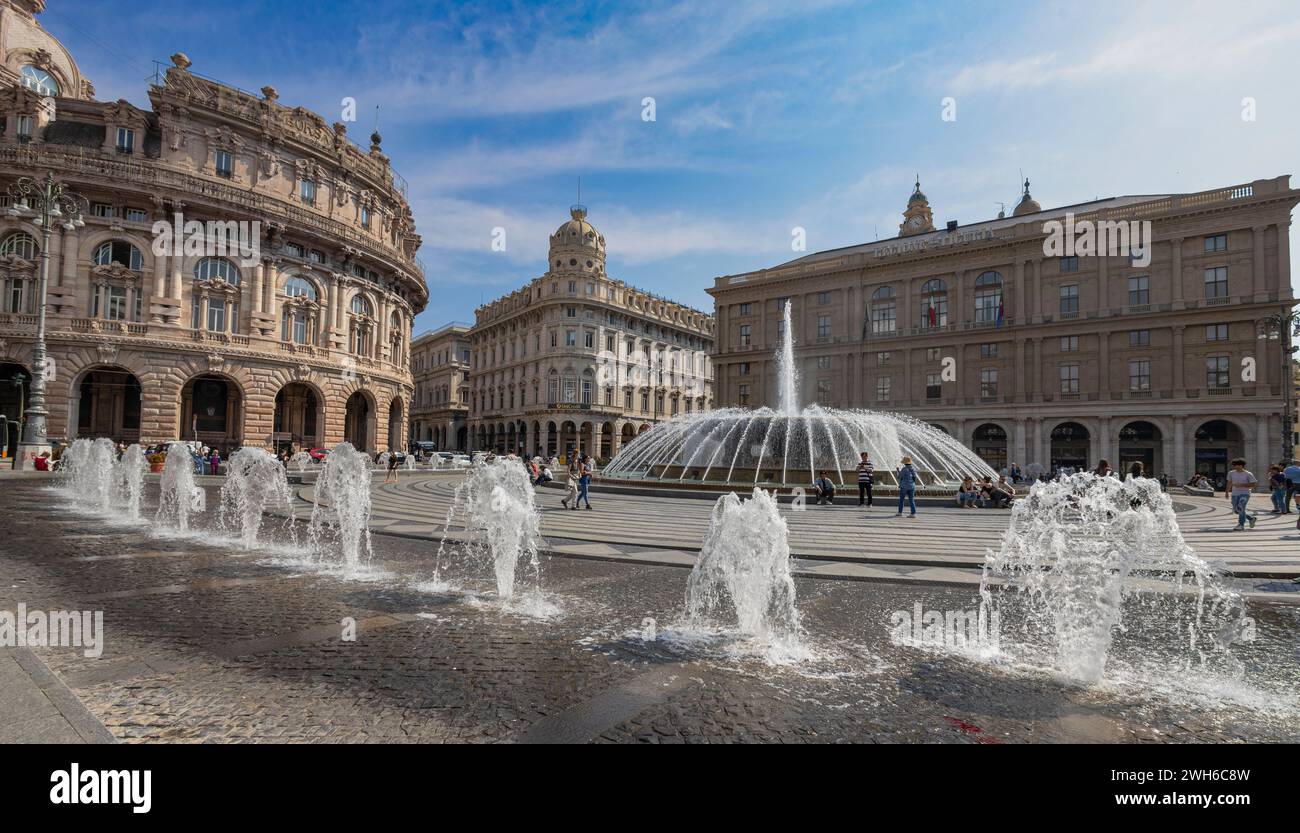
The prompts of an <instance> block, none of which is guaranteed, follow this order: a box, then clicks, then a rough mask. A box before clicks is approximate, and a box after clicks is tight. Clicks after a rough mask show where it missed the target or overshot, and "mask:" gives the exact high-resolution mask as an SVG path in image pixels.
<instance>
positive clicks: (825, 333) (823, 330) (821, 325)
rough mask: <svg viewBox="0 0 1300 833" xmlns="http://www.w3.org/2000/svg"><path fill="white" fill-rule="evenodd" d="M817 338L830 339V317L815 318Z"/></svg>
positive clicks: (820, 316)
mask: <svg viewBox="0 0 1300 833" xmlns="http://www.w3.org/2000/svg"><path fill="white" fill-rule="evenodd" d="M817 337H818V338H830V337H831V317H830V316H829V315H819V316H817Z"/></svg>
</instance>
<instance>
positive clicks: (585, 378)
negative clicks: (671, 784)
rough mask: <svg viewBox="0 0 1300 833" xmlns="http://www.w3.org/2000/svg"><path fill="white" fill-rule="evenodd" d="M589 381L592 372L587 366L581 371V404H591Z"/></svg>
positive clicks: (590, 380) (590, 381)
mask: <svg viewBox="0 0 1300 833" xmlns="http://www.w3.org/2000/svg"><path fill="white" fill-rule="evenodd" d="M591 383H592V373H591V369H590V368H588V369H587V370H584V371H582V404H584V405H590V404H591Z"/></svg>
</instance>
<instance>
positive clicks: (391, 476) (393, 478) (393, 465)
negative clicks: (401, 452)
mask: <svg viewBox="0 0 1300 833" xmlns="http://www.w3.org/2000/svg"><path fill="white" fill-rule="evenodd" d="M401 462H402V461H401V460H400V459H399V458H398V456H397V452H396V451H393V452H390V453H389V455H388V473H387V474H385V475H384V482H385V483H396V482H397V466H398V464H399V463H401Z"/></svg>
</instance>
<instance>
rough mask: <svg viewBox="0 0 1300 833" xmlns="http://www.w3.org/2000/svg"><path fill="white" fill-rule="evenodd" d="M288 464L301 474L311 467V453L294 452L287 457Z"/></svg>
mask: <svg viewBox="0 0 1300 833" xmlns="http://www.w3.org/2000/svg"><path fill="white" fill-rule="evenodd" d="M289 465H290V466H292V467H293V470H294V471H296V472H298V473H299V474H302V473H303V472H305V471H307V469H308V468H310V467H311V454H309V453H307V452H306V451H298V452H295V453H294V455H293V456H292V457H290V458H289Z"/></svg>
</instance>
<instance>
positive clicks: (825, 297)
mask: <svg viewBox="0 0 1300 833" xmlns="http://www.w3.org/2000/svg"><path fill="white" fill-rule="evenodd" d="M830 302H831V294H830V293H829V292H818V293H817V303H818V304H820V305H821V306H823V307H824V306H826V305H827V304H829V303H830Z"/></svg>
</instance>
